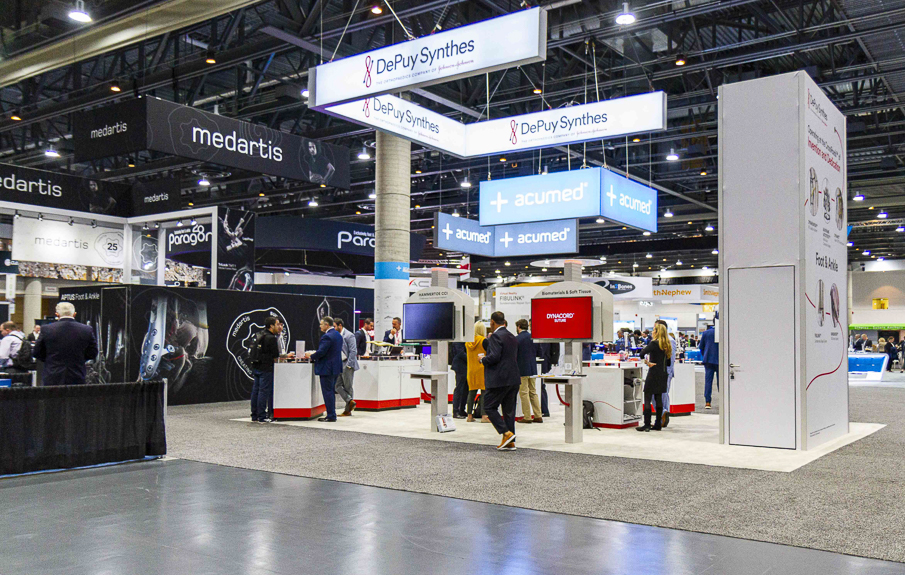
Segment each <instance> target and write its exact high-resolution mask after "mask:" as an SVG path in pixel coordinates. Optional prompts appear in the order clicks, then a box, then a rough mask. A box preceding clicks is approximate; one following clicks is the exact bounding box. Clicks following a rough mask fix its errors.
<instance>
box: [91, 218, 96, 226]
mask: <svg viewBox="0 0 905 575" xmlns="http://www.w3.org/2000/svg"><path fill="white" fill-rule="evenodd" d="M91 227H92V228H96V227H97V220H91Z"/></svg>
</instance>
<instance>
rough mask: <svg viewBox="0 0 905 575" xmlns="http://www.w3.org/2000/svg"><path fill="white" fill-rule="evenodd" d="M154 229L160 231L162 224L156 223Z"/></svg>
mask: <svg viewBox="0 0 905 575" xmlns="http://www.w3.org/2000/svg"><path fill="white" fill-rule="evenodd" d="M154 229H155V230H159V229H160V222H154Z"/></svg>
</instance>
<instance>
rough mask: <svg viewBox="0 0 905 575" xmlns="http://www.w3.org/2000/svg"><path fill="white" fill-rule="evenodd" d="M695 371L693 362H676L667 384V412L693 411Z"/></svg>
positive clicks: (685, 412)
mask: <svg viewBox="0 0 905 575" xmlns="http://www.w3.org/2000/svg"><path fill="white" fill-rule="evenodd" d="M694 395H695V372H694V364H693V363H676V366H675V375H673V377H672V383H671V384H670V386H669V414H670V415H690V414H692V413H694Z"/></svg>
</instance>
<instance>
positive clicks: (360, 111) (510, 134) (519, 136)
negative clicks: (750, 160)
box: [321, 92, 666, 158]
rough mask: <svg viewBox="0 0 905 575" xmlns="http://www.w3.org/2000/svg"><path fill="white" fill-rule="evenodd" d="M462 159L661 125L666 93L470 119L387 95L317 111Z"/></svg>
mask: <svg viewBox="0 0 905 575" xmlns="http://www.w3.org/2000/svg"><path fill="white" fill-rule="evenodd" d="M321 111H323V112H325V113H327V114H332V115H334V116H338V117H341V118H343V119H346V120H349V121H351V122H356V123H358V124H362V125H365V126H369V127H372V128H377V129H379V130H383V131H385V132H390V133H393V134H396V135H397V136H400V137H402V138H405V139H407V140H411V141H413V142H417V143H419V144H423V145H425V146H428V147H431V148H434V149H436V150H441V151H444V152H447V153H449V154H452V155H454V156H459V157H461V158H467V157H472V156H485V155H488V154H498V153H506V152H510V151H514V150H531V149H534V148H543V147H546V146H556V145H565V144H571V143H576V142H586V141H589V140H597V139H600V138H612V137H614V136H624V135H628V134H634V133H641V132H654V131H658V130H663V129H665V128H666V94H665V93H664V92H652V93H649V94H641V95H638V96H629V97H626V98H617V99H615V100H605V101H602V102H594V103H591V104H582V105H579V106H570V107H568V108H558V109H556V110H547V111H545V112H536V113H533V114H523V115H521V116H511V117H509V118H500V119H497V120H489V121H484V122H475V123H472V124H462V123H461V122H458V121H456V120H453V119H451V118H447V117H446V116H444V115H442V114H438V113H436V112H432V111H431V110H428V109H427V108H423V107H421V106H419V105H417V104H414V103H412V102H410V101H408V100H403V99H402V98H399V97H396V96H392V95H389V94H386V95H382V96H375V97H372V98H365V99H364V100H359V101H356V102H349V103H346V104H339V105H336V106H330V107H327V108H324V109H323V110H321Z"/></svg>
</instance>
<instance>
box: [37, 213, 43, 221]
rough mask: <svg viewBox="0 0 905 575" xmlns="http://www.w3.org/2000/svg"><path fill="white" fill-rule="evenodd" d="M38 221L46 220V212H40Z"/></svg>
mask: <svg viewBox="0 0 905 575" xmlns="http://www.w3.org/2000/svg"><path fill="white" fill-rule="evenodd" d="M38 221H39V222H43V221H44V214H38Z"/></svg>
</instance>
